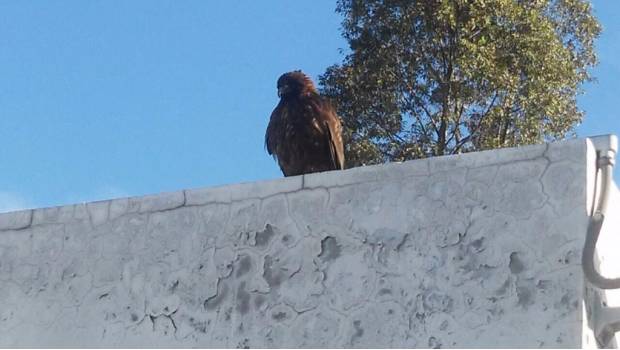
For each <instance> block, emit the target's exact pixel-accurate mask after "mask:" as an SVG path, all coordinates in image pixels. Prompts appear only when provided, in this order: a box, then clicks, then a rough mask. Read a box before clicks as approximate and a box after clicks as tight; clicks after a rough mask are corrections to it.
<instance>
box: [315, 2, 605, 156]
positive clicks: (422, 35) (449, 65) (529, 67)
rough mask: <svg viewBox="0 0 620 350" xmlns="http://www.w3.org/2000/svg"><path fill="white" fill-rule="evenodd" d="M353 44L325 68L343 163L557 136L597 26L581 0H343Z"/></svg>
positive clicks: (584, 73)
mask: <svg viewBox="0 0 620 350" xmlns="http://www.w3.org/2000/svg"><path fill="white" fill-rule="evenodd" d="M336 11H337V12H338V13H340V14H341V15H342V16H343V17H344V19H343V22H342V34H343V36H344V37H345V39H346V40H347V41H348V43H349V46H350V53H349V54H348V55H346V57H345V58H344V61H343V62H342V63H341V64H339V65H334V66H331V67H329V68H328V69H327V71H326V72H325V73H324V74H323V75H322V76H321V77H320V78H319V81H320V88H321V92H322V93H323V94H325V95H327V96H329V97H331V98H332V99H333V100H334V101H335V103H336V105H337V107H338V113H339V115H340V116H341V118H342V120H343V123H344V127H345V131H344V133H345V135H344V136H345V139H346V141H347V142H346V144H347V149H346V153H347V160H348V166H357V165H361V164H374V163H380V162H385V161H402V160H407V159H413V158H422V157H429V156H436V155H444V154H454V153H461V152H470V151H479V150H484V149H491V148H499V147H508V146H515V145H522V144H531V143H539V142H543V141H550V140H555V139H561V138H564V137H566V136H567V135H568V134H569V133H571V132H572V131H573V129H574V127H575V126H576V125H577V124H578V123H579V122H580V121H581V120H582V118H583V111H581V110H579V108H578V107H577V103H576V97H577V96H578V95H579V94H580V93H581V88H580V86H581V84H582V83H583V82H584V81H588V80H591V79H592V78H591V75H590V73H589V68H591V67H592V66H593V65H595V64H596V62H597V58H596V54H595V51H594V40H595V39H596V38H597V37H598V35H599V33H600V25H599V23H598V21H597V20H596V18H595V17H594V15H593V13H592V8H591V5H590V3H589V2H587V1H584V0H417V1H412V0H383V1H382V0H339V2H338V6H337V9H336Z"/></svg>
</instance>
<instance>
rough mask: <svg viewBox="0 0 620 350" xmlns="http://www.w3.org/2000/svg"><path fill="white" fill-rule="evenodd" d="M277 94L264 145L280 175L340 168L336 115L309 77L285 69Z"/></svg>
mask: <svg viewBox="0 0 620 350" xmlns="http://www.w3.org/2000/svg"><path fill="white" fill-rule="evenodd" d="M278 94H279V95H280V102H279V103H278V105H277V106H276V108H275V109H274V111H273V113H271V118H270V120H269V125H268V126H267V132H266V134H265V146H266V147H267V152H268V153H269V154H271V155H273V156H274V157H275V159H276V160H277V161H278V165H280V169H281V170H282V172H283V173H284V176H294V175H301V174H307V173H314V172H321V171H327V170H339V169H343V168H344V148H343V144H342V126H341V124H340V119H339V118H338V116H337V115H336V112H335V110H334V108H333V107H332V106H331V104H330V103H329V102H328V101H326V100H325V99H323V98H322V97H321V96H320V95H319V94H318V92H317V91H316V88H315V87H314V84H312V81H311V80H310V78H308V77H307V76H306V75H305V74H303V73H302V72H301V71H295V72H289V73H286V74H284V75H282V76H281V77H280V78H279V79H278Z"/></svg>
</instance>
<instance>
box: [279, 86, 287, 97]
mask: <svg viewBox="0 0 620 350" xmlns="http://www.w3.org/2000/svg"><path fill="white" fill-rule="evenodd" d="M287 92H288V85H282V86H280V87H278V97H279V98H282V96H284V94H286V93H287Z"/></svg>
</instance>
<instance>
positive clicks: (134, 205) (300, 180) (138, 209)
mask: <svg viewBox="0 0 620 350" xmlns="http://www.w3.org/2000/svg"><path fill="white" fill-rule="evenodd" d="M588 139H589V140H591V142H592V143H594V144H595V145H596V143H598V144H599V145H601V147H603V145H605V144H608V145H609V146H613V145H614V144H615V145H616V149H617V138H616V137H615V136H614V135H605V136H595V137H591V138H586V139H570V140H563V141H558V142H553V143H547V144H538V145H527V146H520V147H513V148H502V149H494V150H487V151H481V152H472V153H464V154H457V155H447V156H441V157H433V158H426V159H417V160H410V161H405V162H393V163H385V164H379V165H369V166H363V167H357V168H351V169H346V170H340V171H328V172H324V173H315V174H307V175H301V176H294V177H286V178H279V179H271V180H262V181H256V182H246V183H237V184H228V185H221V186H215V187H205V188H194V189H185V190H179V191H175V192H164V193H159V194H150V195H145V196H138V197H126V198H115V199H108V200H101V201H95V202H87V203H77V204H69V205H63V206H56V207H47V208H35V209H26V210H20V211H13V212H7V213H0V231H5V230H21V229H25V228H28V227H30V226H32V225H37V224H46V223H52V222H59V221H71V220H90V221H91V223H92V224H94V225H96V223H97V221H99V220H107V219H113V218H114V217H115V215H117V216H118V215H121V214H124V213H145V212H157V211H165V210H173V209H176V208H180V207H184V206H196V205H208V204H214V205H217V204H231V203H233V202H236V201H242V200H263V199H266V198H269V197H272V196H277V195H285V194H288V193H294V192H297V191H301V190H312V189H319V188H331V187H343V186H347V185H353V184H359V183H367V182H381V181H387V180H394V179H402V178H415V177H427V176H430V175H431V174H438V173H442V172H452V171H464V172H466V171H468V169H474V168H485V167H493V166H497V165H501V164H506V163H513V162H519V161H528V160H535V159H541V161H547V162H552V161H562V160H564V159H570V158H571V157H573V156H572V155H573V154H574V153H575V152H576V151H577V150H583V154H584V155H585V149H586V143H587V140H588ZM605 142H607V143H605ZM614 142H615V143H614ZM584 157H585V156H584ZM573 158H574V157H573ZM584 161H585V158H584ZM104 217H105V218H104Z"/></svg>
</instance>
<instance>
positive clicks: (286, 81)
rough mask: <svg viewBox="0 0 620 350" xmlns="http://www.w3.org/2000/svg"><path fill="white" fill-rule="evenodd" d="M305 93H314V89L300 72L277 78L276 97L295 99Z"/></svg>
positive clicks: (310, 81) (308, 79)
mask: <svg viewBox="0 0 620 350" xmlns="http://www.w3.org/2000/svg"><path fill="white" fill-rule="evenodd" d="M307 93H316V88H315V87H314V84H313V83H312V80H310V78H308V76H307V75H305V74H304V73H303V72H302V71H300V70H296V71H292V72H288V73H284V74H282V75H281V76H280V78H278V97H280V98H289V97H297V96H301V95H305V94H307Z"/></svg>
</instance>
